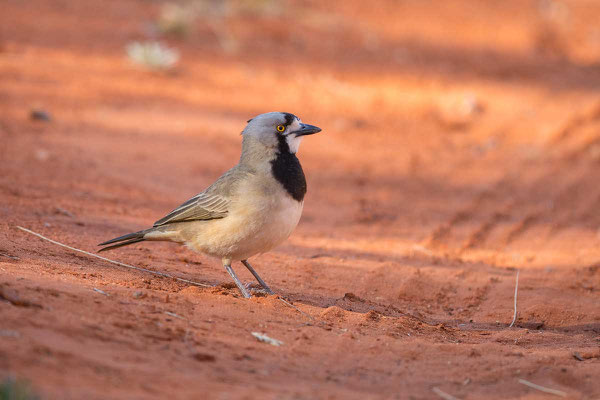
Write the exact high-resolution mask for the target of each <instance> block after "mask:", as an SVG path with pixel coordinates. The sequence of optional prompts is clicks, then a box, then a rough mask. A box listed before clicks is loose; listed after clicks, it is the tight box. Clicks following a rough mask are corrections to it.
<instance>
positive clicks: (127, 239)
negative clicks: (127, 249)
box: [98, 229, 149, 252]
mask: <svg viewBox="0 0 600 400" xmlns="http://www.w3.org/2000/svg"><path fill="white" fill-rule="evenodd" d="M148 231H149V229H146V230H143V231H139V232H133V233H128V234H127V235H123V236H119V237H117V238H114V239H111V240H107V241H106V242H103V243H100V244H99V245H98V246H106V245H107V244H112V243H116V244H113V245H112V246H106V247H103V248H101V249H100V250H98V252H101V251H105V250H111V249H116V248H117V247H121V246H127V245H130V244H133V243H138V242H143V241H144V240H146V239H144V235H145V234H146V233H148ZM119 242H120V243H119Z"/></svg>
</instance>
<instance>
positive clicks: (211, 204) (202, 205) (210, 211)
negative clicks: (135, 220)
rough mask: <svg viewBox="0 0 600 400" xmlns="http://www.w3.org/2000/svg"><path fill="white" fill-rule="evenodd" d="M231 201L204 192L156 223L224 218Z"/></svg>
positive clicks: (158, 224) (157, 224)
mask: <svg viewBox="0 0 600 400" xmlns="http://www.w3.org/2000/svg"><path fill="white" fill-rule="evenodd" d="M229 203H230V201H229V200H228V199H226V198H225V197H223V196H219V195H217V194H207V193H206V192H202V193H200V194H199V195H196V196H194V197H192V198H191V199H189V200H188V201H186V202H185V203H183V204H182V205H180V206H179V207H177V208H176V209H174V210H173V211H171V212H170V213H169V214H168V215H167V216H165V217H164V218H161V219H159V220H158V221H156V222H155V223H154V226H161V225H165V224H170V223H173V222H185V221H197V220H209V219H217V218H224V217H226V216H227V206H228V205H229Z"/></svg>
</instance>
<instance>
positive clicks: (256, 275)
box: [242, 260, 275, 294]
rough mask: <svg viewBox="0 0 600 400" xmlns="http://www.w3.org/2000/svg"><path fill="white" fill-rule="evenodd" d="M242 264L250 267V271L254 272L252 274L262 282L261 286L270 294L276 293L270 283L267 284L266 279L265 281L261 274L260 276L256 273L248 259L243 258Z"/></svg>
mask: <svg viewBox="0 0 600 400" xmlns="http://www.w3.org/2000/svg"><path fill="white" fill-rule="evenodd" d="M242 264H244V265H245V266H246V268H248V271H250V272H251V273H252V275H254V277H255V278H256V280H257V281H258V283H260V286H262V287H263V289H265V290H266V291H267V293H269V294H275V293H274V292H273V291H272V290H271V288H270V287H269V285H267V284H266V283H265V281H263V280H262V279H261V277H260V276H258V274H257V273H256V271H255V270H254V268H252V265H250V263H249V262H248V260H242Z"/></svg>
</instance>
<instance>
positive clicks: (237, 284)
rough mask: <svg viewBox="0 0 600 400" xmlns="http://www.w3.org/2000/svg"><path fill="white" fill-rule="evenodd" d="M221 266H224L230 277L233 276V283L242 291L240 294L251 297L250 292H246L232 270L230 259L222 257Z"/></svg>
mask: <svg viewBox="0 0 600 400" xmlns="http://www.w3.org/2000/svg"><path fill="white" fill-rule="evenodd" d="M223 266H224V267H225V269H226V270H227V272H229V275H231V277H232V278H233V281H234V282H235V285H236V286H237V287H238V289H240V292H242V296H244V297H245V298H247V299H249V298H250V297H251V296H250V293H248V290H247V289H246V287H245V286H244V285H243V284H242V282H240V280H239V278H238V277H237V275H236V274H235V271H234V270H233V268H231V260H228V259H226V258H224V259H223Z"/></svg>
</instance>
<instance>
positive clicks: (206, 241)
mask: <svg viewBox="0 0 600 400" xmlns="http://www.w3.org/2000/svg"><path fill="white" fill-rule="evenodd" d="M318 132H321V128H319V127H317V126H314V125H310V124H305V123H303V122H302V121H301V120H300V118H298V117H297V116H295V115H294V114H291V113H287V112H269V113H265V114H260V115H258V116H256V117H254V118H251V119H249V120H248V123H247V125H246V127H245V128H244V130H243V131H242V133H241V135H242V152H241V156H240V160H239V162H238V164H237V165H235V166H234V167H233V168H231V169H230V170H228V171H227V172H225V173H224V174H223V175H222V176H221V177H220V178H219V179H217V180H216V181H215V182H214V183H213V184H212V185H210V186H209V187H208V188H206V189H205V190H204V191H203V192H201V193H199V194H197V195H196V196H194V197H192V198H191V199H189V200H188V201H186V202H185V203H183V204H181V205H180V206H179V207H177V208H175V209H174V210H173V211H171V212H170V213H169V214H167V215H166V216H165V217H163V218H161V219H159V220H158V221H156V222H155V223H154V224H153V226H152V227H151V228H148V229H144V230H141V231H138V232H133V233H128V234H126V235H123V236H119V237H117V238H114V239H111V240H107V241H105V242H103V243H100V244H99V245H98V246H106V247H103V248H101V249H99V252H100V251H106V250H111V249H116V248H118V247H122V246H127V245H130V244H134V243H139V242H143V241H170V242H175V243H179V244H183V245H185V246H187V248H189V249H191V250H193V251H195V252H198V253H202V254H206V255H208V256H211V257H215V258H218V259H221V262H222V264H223V266H224V267H225V270H226V271H227V272H228V273H229V275H231V278H232V279H233V281H234V282H235V285H236V286H237V287H238V289H239V290H240V292H241V294H242V296H244V297H245V298H250V297H251V295H250V293H249V291H248V289H247V288H246V287H245V286H244V285H243V284H242V282H241V281H240V280H239V278H238V277H237V275H236V273H235V271H234V270H233V268H232V266H231V265H232V263H233V262H234V261H241V263H242V264H243V265H244V266H245V267H246V268H247V269H248V270H249V271H250V273H251V274H252V275H253V276H254V277H255V278H256V280H257V281H258V283H259V284H260V285H261V286H262V288H263V289H264V291H266V292H267V293H268V294H274V292H273V291H272V290H271V288H270V287H269V286H268V285H267V284H266V283H265V282H264V280H263V279H262V278H261V277H260V276H259V275H258V273H257V272H256V271H255V270H254V268H253V267H252V266H251V265H250V263H249V262H248V258H250V257H252V256H255V255H257V254H262V253H265V252H267V251H269V250H271V249H272V248H274V247H275V246H277V245H279V244H280V243H282V242H283V241H285V240H286V239H287V238H288V237H289V236H290V234H291V233H292V231H293V230H294V229H295V228H296V226H297V225H298V222H299V220H300V216H301V215H302V209H303V206H304V196H305V195H306V190H307V188H306V178H305V175H304V171H303V170H302V166H301V165H300V161H299V160H298V157H297V156H296V153H297V152H298V148H299V146H300V142H301V141H302V139H303V138H304V137H305V136H307V135H312V134H315V133H318Z"/></svg>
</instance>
